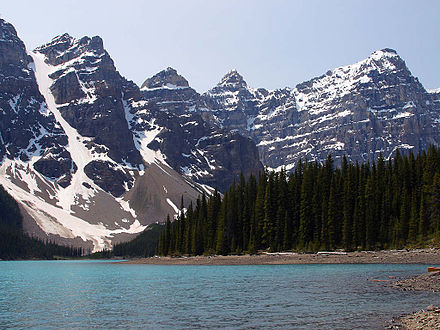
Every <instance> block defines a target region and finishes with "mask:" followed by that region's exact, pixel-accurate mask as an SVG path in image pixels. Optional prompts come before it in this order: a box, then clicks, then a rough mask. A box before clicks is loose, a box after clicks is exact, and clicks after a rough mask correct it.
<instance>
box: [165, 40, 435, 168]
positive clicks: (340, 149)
mask: <svg viewBox="0 0 440 330" xmlns="http://www.w3.org/2000/svg"><path fill="white" fill-rule="evenodd" d="M438 95H439V93H438V91H434V92H428V91H426V90H425V89H424V87H423V86H422V85H421V84H420V82H419V81H418V79H417V78H415V77H414V76H413V75H412V74H411V72H410V71H409V69H408V68H407V66H406V64H405V62H404V61H403V60H402V59H401V58H400V56H399V55H398V54H397V52H396V51H394V50H392V49H383V50H379V51H376V52H374V53H373V54H371V56H369V57H368V58H367V59H365V60H363V61H360V62H358V63H355V64H352V65H348V66H343V67H339V68H336V69H334V70H330V71H328V72H327V73H326V74H324V75H322V76H320V77H317V78H314V79H312V80H310V81H307V82H304V83H301V84H299V85H297V86H296V87H295V88H284V89H279V90H272V91H270V90H266V89H263V88H258V89H255V88H250V87H249V86H248V85H247V83H246V82H245V80H244V79H243V77H242V76H241V75H240V74H239V73H238V72H237V71H236V70H232V71H230V72H228V73H227V74H226V75H225V76H224V77H223V78H222V79H221V81H220V82H219V84H218V85H217V86H215V87H214V88H212V89H210V90H209V91H207V92H205V93H204V94H202V95H200V94H199V95H198V97H192V99H191V104H196V105H197V106H196V107H195V108H194V107H192V108H189V107H187V108H186V111H187V112H194V111H196V112H198V113H201V114H202V115H203V116H205V117H206V118H210V119H209V120H210V121H211V122H215V123H218V125H220V126H222V127H224V128H226V129H229V130H232V131H236V132H238V133H240V134H242V135H244V136H248V137H250V138H252V139H253V140H254V141H255V142H256V143H257V146H258V149H259V154H260V159H261V161H262V162H263V164H264V165H266V166H268V167H269V168H272V169H280V168H282V167H285V168H287V169H291V168H293V167H294V166H295V164H296V162H297V161H298V160H299V159H300V158H302V159H305V158H307V159H309V160H318V161H323V160H324V159H325V158H326V157H327V155H328V153H332V155H333V156H334V158H335V159H336V161H337V162H339V161H340V159H341V157H342V155H344V154H345V155H346V156H347V157H348V158H349V159H350V160H352V161H361V162H362V161H373V160H375V159H376V158H377V156H378V154H379V153H382V154H383V155H384V156H385V157H390V156H391V155H392V153H393V152H394V151H395V150H396V149H397V148H400V149H403V150H404V151H405V150H409V149H411V150H413V151H414V152H417V151H419V150H423V149H426V148H427V147H428V145H429V144H434V145H438V144H439V143H440V134H439V133H440V127H439V124H440V103H439V96H438ZM182 99H183V100H184V96H183V95H182ZM161 103H162V104H166V103H167V99H166V98H162V99H161ZM181 104H184V102H182V103H181ZM182 108H183V107H182Z"/></svg>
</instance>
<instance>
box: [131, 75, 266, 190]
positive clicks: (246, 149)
mask: <svg viewBox="0 0 440 330" xmlns="http://www.w3.org/2000/svg"><path fill="white" fill-rule="evenodd" d="M142 86H143V87H142V88H141V91H142V93H143V97H144V99H145V100H146V101H147V102H148V106H147V107H148V111H145V109H142V108H141V109H138V110H136V111H135V112H133V118H132V120H131V121H130V122H131V123H132V124H131V127H132V130H133V131H137V132H138V133H135V135H136V134H137V135H139V134H142V130H144V132H147V131H146V130H145V129H148V128H149V127H152V126H154V127H155V130H156V133H151V134H155V135H154V137H151V138H150V141H149V142H148V146H149V147H150V148H152V149H153V150H155V151H156V152H160V154H161V158H162V159H163V160H166V162H167V163H168V164H169V165H170V166H171V167H172V168H174V169H175V170H177V171H178V172H179V173H181V174H182V175H184V176H185V177H187V178H190V179H192V180H193V181H195V182H199V183H202V184H205V185H209V186H211V187H217V188H218V189H220V191H225V190H226V189H227V188H228V186H229V185H230V184H232V182H233V181H234V180H237V179H238V178H239V176H240V173H243V174H244V175H246V176H248V175H250V174H257V173H258V172H259V171H262V170H263V166H262V164H261V162H260V161H259V157H258V150H257V148H256V147H255V143H254V142H253V141H252V140H250V139H249V138H247V137H244V136H242V135H240V134H238V133H237V132H233V131H230V130H225V129H222V128H220V125H218V120H216V119H215V118H214V119H213V118H212V116H211V114H210V113H209V112H208V111H207V105H206V104H205V103H204V100H203V99H202V98H201V96H200V94H198V93H197V92H196V91H195V90H194V89H192V88H191V87H190V86H189V83H188V81H187V80H186V79H185V78H183V77H182V76H180V75H179V74H178V73H177V71H176V70H174V69H172V68H168V69H166V70H164V71H161V72H159V73H158V74H156V75H155V76H153V77H152V78H149V79H147V80H146V81H145V83H144V84H143V85H142ZM153 122H154V125H152V123H153ZM153 131H154V130H150V132H153ZM143 134H144V135H148V133H143ZM150 136H151V135H150Z"/></svg>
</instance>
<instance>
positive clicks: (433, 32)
mask: <svg viewBox="0 0 440 330" xmlns="http://www.w3.org/2000/svg"><path fill="white" fill-rule="evenodd" d="M0 15H1V17H2V18H4V19H6V20H7V21H9V22H10V23H12V24H13V25H14V26H15V27H16V29H17V31H18V34H19V36H20V37H21V38H22V39H23V41H24V42H25V44H26V46H27V47H28V48H29V49H33V48H35V47H37V46H39V45H41V44H44V43H46V42H48V41H50V40H51V39H52V38H53V37H54V36H56V35H59V34H62V33H65V32H68V33H69V34H71V35H72V36H74V37H77V38H80V37H82V36H84V35H88V36H94V35H99V36H101V37H102V38H103V39H104V46H105V47H106V49H107V51H108V52H109V53H110V55H111V56H112V58H113V60H114V61H115V64H116V67H117V68H118V70H119V71H120V72H121V74H122V75H124V76H125V77H126V78H128V79H131V80H133V81H134V82H136V83H137V84H141V83H142V82H143V81H144V80H145V79H146V78H148V77H150V76H152V75H154V74H155V73H157V72H158V71H160V70H162V69H164V68H166V67H168V66H171V67H174V68H175V69H177V70H178V72H179V73H181V74H182V75H184V76H185V77H186V78H187V79H188V80H189V83H190V85H191V86H192V87H194V88H195V89H196V90H197V91H199V92H204V91H206V90H207V89H209V88H211V87H213V86H214V85H215V84H217V83H218V81H219V80H220V79H221V77H222V76H223V75H224V74H225V73H226V72H227V71H229V70H230V69H234V68H235V69H237V70H238V71H239V72H240V73H241V74H242V75H243V76H244V78H245V79H246V81H247V82H248V84H249V85H250V86H252V87H265V88H270V89H273V88H282V87H286V86H289V87H294V86H295V85H296V84H298V83H301V82H303V81H305V80H309V79H311V78H313V77H315V76H319V75H321V74H323V73H325V72H326V71H327V70H329V69H333V68H335V67H338V66H341V65H347V64H351V63H355V62H357V61H360V60H362V59H364V58H366V57H368V56H369V55H370V54H371V53H372V52H373V51H375V50H377V49H382V48H386V47H388V48H393V49H396V50H397V51H398V53H399V54H400V56H401V57H402V58H403V59H404V60H405V61H406V63H407V65H408V67H409V68H410V70H411V71H412V72H413V74H414V75H415V76H417V77H419V79H420V81H421V82H422V83H423V84H424V86H425V87H426V88H440V58H439V53H440V19H439V15H440V1H438V0H432V1H429V0H418V1H415V0H414V1H405V0H368V1H367V0H362V1H361V0H345V1H342V0H341V1H336V0H334V1H333V0H321V1H318V0H303V1H295V0H290V1H287V0H286V1H285V0H270V1H269V0H261V1H257V0H254V1H250V0H222V1H212V0H185V1H184V0H166V1H140V0H132V1H130V0H126V1H120V0H119V1H114V0H106V1H104V0H88V1H84V0H75V1H74V0H71V1H68V0H58V1H48V0H38V1H34V0H28V1H24V0H13V1H12V0H10V1H3V2H2V5H1V8H0Z"/></svg>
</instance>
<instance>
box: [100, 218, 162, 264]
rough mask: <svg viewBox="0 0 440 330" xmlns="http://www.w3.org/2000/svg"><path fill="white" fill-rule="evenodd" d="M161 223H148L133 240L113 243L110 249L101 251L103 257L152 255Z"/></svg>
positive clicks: (156, 244) (160, 230)
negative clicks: (105, 251) (104, 251)
mask: <svg viewBox="0 0 440 330" xmlns="http://www.w3.org/2000/svg"><path fill="white" fill-rule="evenodd" d="M163 227H164V226H163V225H161V224H152V225H149V226H148V227H147V228H146V229H145V230H144V231H143V232H142V233H141V234H139V235H138V236H136V237H135V238H134V239H133V240H131V241H129V242H125V243H119V244H115V245H114V246H113V249H112V250H111V251H107V253H103V257H106V258H110V257H152V256H154V255H155V254H156V252H157V246H158V241H159V235H160V233H161V232H162V229H163Z"/></svg>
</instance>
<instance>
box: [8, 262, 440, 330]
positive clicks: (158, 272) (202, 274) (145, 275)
mask: <svg viewBox="0 0 440 330" xmlns="http://www.w3.org/2000/svg"><path fill="white" fill-rule="evenodd" d="M424 271H426V266H423V265H285V266H154V265H123V264H114V263H105V262H91V261H11V262H9V261H3V262H0V307H1V308H0V328H12V327H18V328H27V327H33V328H45V329H46V328H170V327H172V328H276V327H278V328H320V329H326V328H327V329H335V328H338V329H341V328H347V329H353V328H362V329H365V328H380V327H381V325H383V324H384V322H385V321H386V320H389V319H391V318H392V317H393V316H397V315H400V314H402V313H405V312H410V311H413V310H417V309H422V308H426V307H427V306H428V305H429V304H434V305H436V304H437V305H439V304H440V298H439V295H438V294H434V293H417V292H401V291H397V290H393V289H388V288H385V289H384V288H383V287H382V286H381V285H380V284H378V283H377V282H371V281H368V279H386V278H388V276H397V277H403V276H409V275H415V274H419V273H422V272H424Z"/></svg>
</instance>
